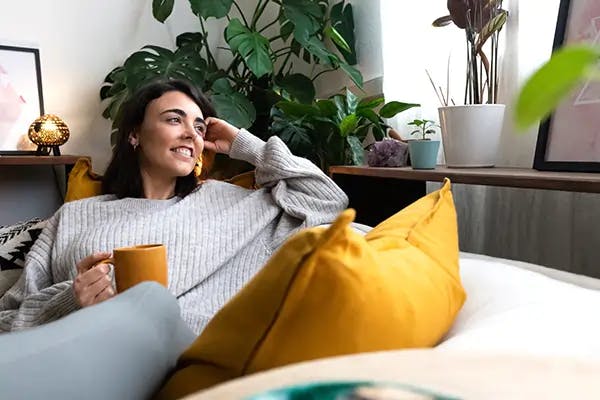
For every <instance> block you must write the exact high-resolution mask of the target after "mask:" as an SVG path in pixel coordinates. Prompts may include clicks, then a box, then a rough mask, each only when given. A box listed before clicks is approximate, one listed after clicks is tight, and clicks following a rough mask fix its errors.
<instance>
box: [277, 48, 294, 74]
mask: <svg viewBox="0 0 600 400" xmlns="http://www.w3.org/2000/svg"><path fill="white" fill-rule="evenodd" d="M291 56H292V52H291V51H290V52H289V53H288V54H287V56H285V59H284V60H283V64H281V68H279V73H278V75H281V74H282V73H283V70H284V69H285V66H286V64H287V63H288V61H289V60H290V57H291Z"/></svg>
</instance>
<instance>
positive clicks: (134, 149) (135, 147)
mask: <svg viewBox="0 0 600 400" xmlns="http://www.w3.org/2000/svg"><path fill="white" fill-rule="evenodd" d="M139 145H140V144H139V143H138V142H134V143H131V146H132V147H133V151H136V150H137V148H138V146H139Z"/></svg>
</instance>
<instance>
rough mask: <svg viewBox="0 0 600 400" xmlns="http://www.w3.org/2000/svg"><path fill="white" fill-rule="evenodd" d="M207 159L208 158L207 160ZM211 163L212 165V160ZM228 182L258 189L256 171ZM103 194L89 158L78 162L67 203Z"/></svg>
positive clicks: (74, 168)
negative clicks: (255, 179)
mask: <svg viewBox="0 0 600 400" xmlns="http://www.w3.org/2000/svg"><path fill="white" fill-rule="evenodd" d="M205 159H206V158H205ZM210 160H211V163H212V159H210ZM209 166H210V165H209V164H203V167H202V171H203V172H202V173H201V174H202V176H205V175H207V173H205V172H204V171H205V170H206V168H208V167H209ZM226 182H229V183H232V184H234V185H237V186H241V187H244V188H246V189H256V188H257V186H256V183H255V181H254V171H249V172H244V173H242V174H239V175H236V176H234V177H232V178H231V179H228V180H227V181H226ZM101 194H102V176H101V175H98V174H96V173H94V172H92V163H91V161H90V160H89V159H87V158H80V159H79V160H77V162H76V163H75V165H74V166H73V169H72V170H71V173H70V174H69V179H68V183H67V193H66V194H65V203H66V202H69V201H73V200H80V199H85V198H88V197H93V196H98V195H101Z"/></svg>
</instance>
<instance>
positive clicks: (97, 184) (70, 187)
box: [65, 158, 102, 203]
mask: <svg viewBox="0 0 600 400" xmlns="http://www.w3.org/2000/svg"><path fill="white" fill-rule="evenodd" d="M100 194H102V177H101V176H100V175H98V174H95V173H94V172H92V162H91V161H90V159H89V158H80V159H79V160H77V162H76V163H75V166H74V167H73V169H72V170H71V173H70V174H69V180H68V182H67V193H66V195H65V203H67V202H69V201H73V200H81V199H85V198H88V197H92V196H98V195H100Z"/></svg>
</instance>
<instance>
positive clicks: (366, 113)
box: [356, 108, 381, 125]
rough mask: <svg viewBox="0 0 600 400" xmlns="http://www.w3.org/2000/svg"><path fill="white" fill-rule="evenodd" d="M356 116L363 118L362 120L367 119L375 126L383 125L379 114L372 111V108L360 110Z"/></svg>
mask: <svg viewBox="0 0 600 400" xmlns="http://www.w3.org/2000/svg"><path fill="white" fill-rule="evenodd" d="M356 115H358V116H359V117H362V118H366V119H367V120H369V121H370V122H372V123H374V124H375V125H378V124H380V123H381V120H380V118H379V115H377V113H376V112H375V111H373V110H371V109H370V108H359V109H358V111H356Z"/></svg>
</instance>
